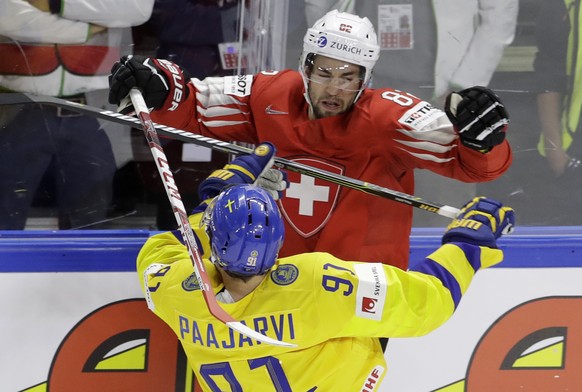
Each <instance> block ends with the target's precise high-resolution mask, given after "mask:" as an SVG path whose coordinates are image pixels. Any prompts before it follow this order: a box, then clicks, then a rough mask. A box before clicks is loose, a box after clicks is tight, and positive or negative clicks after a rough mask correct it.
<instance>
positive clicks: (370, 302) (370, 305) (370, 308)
mask: <svg viewBox="0 0 582 392" xmlns="http://www.w3.org/2000/svg"><path fill="white" fill-rule="evenodd" d="M377 302H378V300H377V299H376V298H370V297H364V298H362V312H366V313H372V314H375V313H376V303H377Z"/></svg>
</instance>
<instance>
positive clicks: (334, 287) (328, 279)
mask: <svg viewBox="0 0 582 392" xmlns="http://www.w3.org/2000/svg"><path fill="white" fill-rule="evenodd" d="M323 269H324V270H329V269H336V270H340V271H347V272H349V273H350V274H352V275H354V273H353V272H352V271H350V270H349V269H347V268H343V267H338V266H337V265H333V264H329V263H327V264H325V265H324V266H323ZM321 285H322V286H323V288H324V289H325V290H326V291H331V292H332V293H335V292H336V291H338V290H343V291H342V294H343V295H344V296H346V297H347V296H348V295H350V294H351V293H352V292H353V291H354V284H353V283H352V282H351V281H350V280H348V279H344V278H340V277H339V276H335V275H323V277H322V279H321Z"/></svg>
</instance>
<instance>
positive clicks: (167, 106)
mask: <svg viewBox="0 0 582 392" xmlns="http://www.w3.org/2000/svg"><path fill="white" fill-rule="evenodd" d="M152 60H153V62H154V64H155V65H156V67H157V68H158V70H160V71H161V72H162V73H163V74H164V76H165V78H166V80H167V81H168V83H169V86H168V87H169V90H170V92H169V94H168V96H167V97H166V100H165V101H164V104H163V105H162V107H161V108H160V110H162V111H166V110H169V111H174V110H176V109H177V108H178V106H179V105H180V104H181V103H182V102H184V101H185V100H186V98H188V93H189V90H188V87H187V84H188V81H189V80H190V76H189V75H188V73H187V72H185V71H183V70H182V68H180V67H179V66H178V65H177V64H175V63H173V62H171V61H168V60H164V59H152Z"/></svg>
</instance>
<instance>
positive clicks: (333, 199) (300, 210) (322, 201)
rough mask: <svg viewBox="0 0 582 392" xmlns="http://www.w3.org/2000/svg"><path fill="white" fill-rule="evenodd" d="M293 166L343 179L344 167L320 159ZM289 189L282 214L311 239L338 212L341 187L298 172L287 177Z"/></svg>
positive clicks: (284, 199)
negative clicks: (307, 168)
mask: <svg viewBox="0 0 582 392" xmlns="http://www.w3.org/2000/svg"><path fill="white" fill-rule="evenodd" d="M290 160H291V161H293V162H297V163H301V164H303V165H308V166H312V167H314V168H317V169H322V170H325V171H328V172H332V173H335V174H342V175H343V171H344V169H343V167H342V166H339V165H338V164H336V163H330V162H326V161H323V160H321V159H319V158H294V159H290ZM287 180H288V181H289V188H287V190H286V191H285V197H283V198H282V199H281V200H280V204H279V205H280V207H281V213H282V214H283V216H284V217H285V219H286V220H287V222H288V223H289V224H290V225H291V227H293V229H295V231H297V233H299V234H300V235H301V236H303V237H305V238H307V237H311V236H312V235H314V234H316V233H317V232H318V231H320V230H321V229H322V228H323V227H324V226H325V224H326V223H327V221H328V220H329V218H330V217H331V214H332V213H333V210H334V209H335V205H336V203H337V200H338V198H339V185H337V184H332V183H330V182H328V181H325V180H320V179H317V178H313V177H310V176H308V175H306V174H299V173H295V172H291V171H290V172H288V173H287Z"/></svg>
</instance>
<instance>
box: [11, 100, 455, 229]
mask: <svg viewBox="0 0 582 392" xmlns="http://www.w3.org/2000/svg"><path fill="white" fill-rule="evenodd" d="M26 103H41V104H47V105H52V106H58V107H64V108H67V109H69V110H73V111H76V112H78V113H82V114H86V115H89V116H94V117H97V118H101V119H104V120H108V121H112V122H116V123H119V124H123V125H127V126H131V127H136V128H141V129H143V125H142V124H141V122H140V120H138V119H136V118H135V117H131V116H126V115H123V114H120V113H116V112H112V111H110V110H103V109H99V108H95V107H91V106H86V105H80V104H78V103H75V102H70V101H66V100H64V99H60V98H54V97H49V96H40V95H34V94H24V93H9V94H0V105H4V104H7V105H15V104H26ZM152 124H153V129H154V130H155V131H156V132H157V133H159V134H160V135H163V136H167V137H170V138H172V139H176V140H180V141H183V142H186V143H194V144H197V145H199V146H203V147H208V148H212V149H214V150H217V151H222V152H226V153H230V154H236V155H240V154H250V153H251V152H252V150H251V149H249V148H246V147H243V146H239V145H236V144H233V143H228V142H223V141H220V140H216V139H212V138H209V137H205V136H201V135H197V134H193V133H191V132H188V131H184V130H181V129H176V128H173V127H169V126H166V125H161V124H154V123H152ZM275 165H276V166H277V167H279V168H282V169H286V170H289V171H293V172H297V173H300V174H305V175H308V176H310V177H314V178H319V179H322V180H326V181H329V182H331V183H334V184H338V185H341V186H343V187H346V188H350V189H355V190H358V191H360V192H364V193H368V194H371V195H375V196H379V197H383V198H385V199H389V200H393V201H396V202H398V203H402V204H406V205H409V206H412V207H415V208H420V209H422V210H425V211H428V212H431V213H434V214H438V215H441V216H445V217H448V218H451V219H454V218H455V217H456V216H457V214H458V212H459V210H458V209H457V208H455V207H452V206H448V205H443V204H438V203H433V202H431V201H428V200H424V199H422V198H420V197H416V196H412V195H409V194H406V193H402V192H398V191H394V190H392V189H389V188H385V187H382V186H379V185H375V184H372V183H369V182H365V181H361V180H357V179H354V178H350V177H346V176H343V175H340V174H336V173H331V172H328V171H325V170H321V169H317V168H314V167H311V166H307V165H303V164H301V163H298V162H294V161H291V160H288V159H284V158H279V157H276V158H275Z"/></svg>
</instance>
